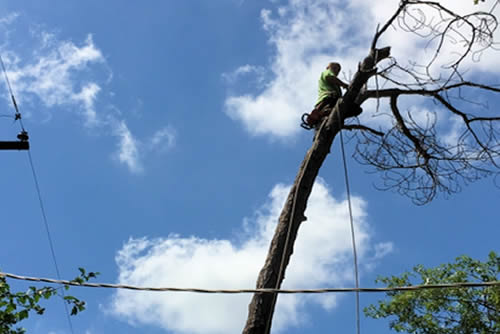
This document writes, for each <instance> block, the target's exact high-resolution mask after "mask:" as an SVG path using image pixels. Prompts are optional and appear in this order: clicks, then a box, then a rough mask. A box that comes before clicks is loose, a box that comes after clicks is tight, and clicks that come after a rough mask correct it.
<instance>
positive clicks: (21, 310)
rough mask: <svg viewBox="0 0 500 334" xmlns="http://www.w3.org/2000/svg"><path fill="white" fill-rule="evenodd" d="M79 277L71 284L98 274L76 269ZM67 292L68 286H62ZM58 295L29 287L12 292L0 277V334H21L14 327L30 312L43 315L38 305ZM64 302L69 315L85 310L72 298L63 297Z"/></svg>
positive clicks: (52, 290) (44, 288) (81, 304)
mask: <svg viewBox="0 0 500 334" xmlns="http://www.w3.org/2000/svg"><path fill="white" fill-rule="evenodd" d="M78 269H79V270H80V276H78V277H76V278H75V279H74V280H72V282H76V283H84V282H87V281H88V280H89V279H91V278H95V277H97V275H99V273H94V272H90V273H88V274H87V273H86V272H85V269H83V268H78ZM64 288H65V289H66V290H67V289H68V288H69V286H67V285H66V286H64ZM56 295H59V290H58V288H54V287H43V288H36V287H34V286H31V287H29V288H28V290H27V291H26V292H12V291H11V290H10V286H9V284H7V280H6V279H5V277H0V333H3V334H22V333H24V332H25V330H24V329H23V328H20V327H16V328H14V327H15V326H16V325H17V324H18V323H19V322H20V321H22V320H24V319H26V318H28V317H29V315H30V312H35V313H36V314H40V315H41V314H43V313H44V312H45V308H43V307H42V306H41V305H40V301H41V300H43V299H49V298H51V297H54V296H56ZM64 300H65V301H66V302H67V303H68V304H69V305H71V306H72V308H71V315H76V314H78V313H79V312H81V311H83V310H85V302H84V301H82V300H79V299H78V298H76V297H73V296H65V297H64Z"/></svg>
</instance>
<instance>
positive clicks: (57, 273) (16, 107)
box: [0, 55, 74, 334]
mask: <svg viewBox="0 0 500 334" xmlns="http://www.w3.org/2000/svg"><path fill="white" fill-rule="evenodd" d="M0 63H1V65H2V70H3V74H4V77H5V81H6V82H7V87H8V89H9V93H10V97H11V99H12V104H13V105H14V109H15V110H16V113H15V120H16V121H17V120H19V124H20V126H21V130H22V133H24V134H25V135H26V134H27V133H26V130H25V129H24V125H23V121H22V118H21V113H20V112H19V107H18V106H17V102H16V98H15V97H14V93H13V91H12V87H11V85H10V81H9V77H8V76H7V70H6V69H5V64H4V62H3V59H2V56H1V55H0ZM27 152H28V159H29V163H30V166H31V172H32V174H33V180H34V182H35V188H36V192H37V195H38V202H39V204H40V210H41V212H42V218H43V222H44V225H45V231H46V233H47V239H48V241H49V246H50V252H51V255H52V260H53V262H54V266H55V269H56V275H57V278H58V279H61V274H60V272H59V266H58V265H57V259H56V253H55V250H54V244H53V242H52V237H51V234H50V229H49V223H48V220H47V215H46V213H45V206H44V204H43V200H42V193H41V191H40V185H39V183H38V177H37V175H36V172H35V166H34V164H33V158H32V157H31V152H30V150H28V151H27ZM61 293H62V296H63V304H64V310H65V313H66V318H67V320H68V325H69V329H70V332H71V333H72V334H74V331H73V323H72V322H71V318H70V316H69V310H68V305H67V304H66V301H65V300H64V297H65V294H64V289H62V290H61Z"/></svg>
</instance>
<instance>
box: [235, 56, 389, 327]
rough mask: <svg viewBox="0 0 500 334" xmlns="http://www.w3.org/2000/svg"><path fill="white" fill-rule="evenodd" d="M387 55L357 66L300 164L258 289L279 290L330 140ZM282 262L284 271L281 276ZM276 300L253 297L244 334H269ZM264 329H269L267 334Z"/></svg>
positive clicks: (264, 295)
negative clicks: (362, 88)
mask: <svg viewBox="0 0 500 334" xmlns="http://www.w3.org/2000/svg"><path fill="white" fill-rule="evenodd" d="M389 54H390V48H388V47H387V48H383V49H380V50H375V49H372V50H371V52H370V55H369V56H368V57H366V58H365V59H364V61H363V62H362V63H361V64H360V66H359V70H358V71H357V72H356V74H355V75H354V79H353V80H352V82H351V84H350V86H349V88H348V90H347V93H346V94H345V95H344V97H343V98H341V99H339V100H338V102H337V104H336V105H335V107H334V108H333V110H332V112H331V113H330V115H329V116H328V118H327V120H326V121H325V122H324V124H323V125H322V127H321V129H320V130H319V132H318V134H317V136H316V139H315V140H314V142H313V144H312V146H311V148H310V149H309V151H308V152H307V154H306V156H305V158H304V160H303V161H302V164H301V165H300V168H299V171H298V173H297V176H296V178H295V182H294V184H293V186H292V188H291V189H290V193H289V194H288V198H287V200H286V203H285V206H284V208H283V211H282V212H281V215H280V218H279V222H278V226H277V227H276V231H275V233H274V237H273V239H272V241H271V246H270V248H269V252H268V255H267V258H266V262H265V264H264V267H263V268H262V269H261V271H260V274H259V278H258V280H257V288H259V289H261V288H262V289H263V288H268V289H274V288H279V287H281V283H282V282H283V279H284V276H285V275H284V273H285V268H286V267H287V266H288V263H289V262H290V257H291V255H292V253H293V246H294V243H295V239H296V237H297V232H298V230H299V227H300V224H302V222H304V221H305V220H306V217H305V216H304V212H305V210H306V207H307V200H308V198H309V195H310V194H311V191H312V187H313V184H314V181H315V180H316V176H317V175H318V172H319V169H320V168H321V165H322V164H323V161H325V158H326V156H327V154H328V153H329V152H330V147H331V145H332V142H333V139H334V138H335V136H336V135H337V133H338V132H339V131H340V130H341V129H342V126H343V124H344V120H345V119H346V118H347V117H350V116H352V114H351V113H350V110H353V106H354V102H355V99H356V97H357V96H358V94H359V92H360V90H361V87H363V85H364V84H365V83H366V82H367V81H368V79H369V78H370V76H372V75H373V74H374V73H375V72H376V69H375V68H374V67H375V65H376V63H378V62H379V61H380V60H382V59H384V58H387V57H389ZM287 238H288V242H287ZM285 244H287V249H285ZM283 252H284V257H283ZM282 259H283V268H282V270H283V271H282V274H281V275H280V266H281V262H282ZM279 276H281V277H279ZM275 298H277V295H276V294H272V293H256V294H254V296H253V298H252V301H251V303H250V305H249V307H248V318H247V323H246V326H245V328H244V329H243V334H268V333H269V332H270V328H271V320H272V316H273V313H274V306H275V303H276V300H275ZM266 330H268V331H267V333H266Z"/></svg>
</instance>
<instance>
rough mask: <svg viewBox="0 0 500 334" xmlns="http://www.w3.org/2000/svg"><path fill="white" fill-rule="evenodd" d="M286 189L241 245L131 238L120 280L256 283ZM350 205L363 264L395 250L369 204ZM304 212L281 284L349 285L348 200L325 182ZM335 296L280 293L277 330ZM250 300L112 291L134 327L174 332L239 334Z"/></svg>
mask: <svg viewBox="0 0 500 334" xmlns="http://www.w3.org/2000/svg"><path fill="white" fill-rule="evenodd" d="M289 189H290V187H288V186H284V185H281V184H280V185H277V186H275V187H274V188H273V190H272V191H271V193H270V195H269V202H268V203H267V204H266V205H264V206H263V207H262V208H261V209H260V210H258V211H257V212H256V214H255V215H254V217H253V218H248V219H245V224H244V230H245V232H244V233H243V234H244V236H243V237H242V240H240V242H235V241H231V240H224V239H212V240H208V239H203V238H198V237H194V236H193V237H181V236H179V235H175V234H174V235H170V236H168V237H166V238H157V239H147V238H139V239H134V238H131V239H130V240H129V241H128V242H127V243H126V244H125V245H124V246H123V248H122V249H121V250H120V251H119V252H118V253H117V256H116V261H117V264H118V269H119V277H118V281H119V282H120V283H124V284H125V283H126V284H134V285H140V286H171V287H173V286H175V287H201V288H234V289H237V288H249V287H253V286H255V281H256V279H257V275H258V272H259V270H260V268H261V266H262V264H263V263H264V259H265V256H266V254H267V250H268V246H269V242H270V238H271V237H272V235H273V231H274V228H275V224H276V222H277V219H278V216H279V213H280V210H281V207H282V205H283V203H284V201H285V199H286V196H287V194H288V191H289ZM353 209H354V219H355V226H356V227H355V228H356V238H357V243H358V254H359V256H360V262H361V263H363V261H365V259H368V258H370V257H375V258H378V257H380V256H383V255H386V254H387V253H388V252H390V250H391V245H392V244H391V243H383V244H379V245H374V244H373V241H372V231H371V228H370V226H369V225H368V223H367V222H366V204H365V202H364V201H363V200H362V199H361V198H357V197H356V198H354V199H353ZM306 215H307V216H308V220H307V221H306V222H304V223H303V225H302V226H301V228H300V232H299V235H298V238H297V241H296V244H295V250H294V254H293V257H292V259H291V262H290V265H289V267H288V270H287V273H286V279H285V282H284V285H283V287H284V288H319V287H326V286H328V287H339V286H352V285H353V270H352V256H351V254H352V250H351V240H350V228H349V220H348V211H347V204H346V202H345V201H338V200H336V199H334V198H333V197H332V196H331V195H330V192H329V189H328V187H327V185H326V184H325V183H324V182H323V181H322V180H320V181H319V182H317V183H316V184H315V186H314V190H313V192H312V194H311V198H310V200H309V206H308V209H307V211H306ZM372 253H373V254H375V255H373V254H372ZM377 254H378V256H377ZM366 261H371V260H369V259H368V260H366ZM338 298H339V297H338V296H337V295H322V296H303V295H301V296H298V295H293V296H292V295H287V296H280V297H279V302H278V306H277V310H276V316H275V322H274V324H273V328H274V329H275V330H278V331H283V330H285V329H286V328H288V327H290V326H297V325H300V324H303V323H304V322H306V321H307V318H308V317H309V316H310V314H308V312H307V306H309V305H311V304H313V303H314V304H318V305H320V306H322V307H323V308H324V309H326V310H330V309H332V308H333V307H334V306H335V305H336V304H337V302H338ZM250 299H251V295H201V294H193V293H148V292H131V291H124V290H123V291H117V292H116V293H115V294H114V296H113V300H112V303H111V311H112V313H113V314H115V315H117V316H120V317H121V318H123V319H125V320H127V321H129V322H130V323H132V324H135V323H142V324H150V325H154V326H159V327H162V328H164V329H165V330H169V331H172V332H174V333H193V334H195V333H204V334H210V333H217V334H224V333H237V332H239V331H241V329H242V328H243V326H244V322H245V319H246V316H247V307H248V303H249V301H250ZM193 317H195V318H196V321H193Z"/></svg>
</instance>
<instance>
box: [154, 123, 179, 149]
mask: <svg viewBox="0 0 500 334" xmlns="http://www.w3.org/2000/svg"><path fill="white" fill-rule="evenodd" d="M176 140H177V133H176V131H175V129H174V128H173V127H171V126H167V127H164V128H162V129H160V130H158V131H156V132H155V133H154V135H153V137H152V138H151V140H150V143H149V149H150V150H155V151H159V152H165V151H166V150H168V149H170V148H172V147H174V146H175V143H176Z"/></svg>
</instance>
